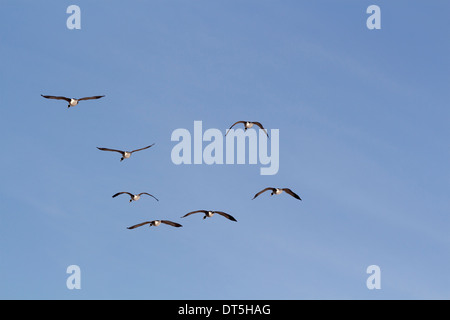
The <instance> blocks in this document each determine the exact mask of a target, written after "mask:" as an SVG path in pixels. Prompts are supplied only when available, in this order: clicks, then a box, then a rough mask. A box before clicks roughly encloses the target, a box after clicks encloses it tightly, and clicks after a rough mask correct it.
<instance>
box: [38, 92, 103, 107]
mask: <svg viewBox="0 0 450 320" xmlns="http://www.w3.org/2000/svg"><path fill="white" fill-rule="evenodd" d="M41 96H43V97H44V98H46V99H56V100H66V101H67V102H68V103H69V105H68V106H67V108H70V107H75V106H76V105H77V104H78V102H80V101H83V100H93V99H100V98H103V97H104V96H93V97H85V98H80V99H75V98H66V97H57V96H44V95H43V94H41Z"/></svg>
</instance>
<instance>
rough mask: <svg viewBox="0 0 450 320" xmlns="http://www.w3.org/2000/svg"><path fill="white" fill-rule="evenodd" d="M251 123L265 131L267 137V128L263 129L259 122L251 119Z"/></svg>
mask: <svg viewBox="0 0 450 320" xmlns="http://www.w3.org/2000/svg"><path fill="white" fill-rule="evenodd" d="M252 123H254V124H256V125H257V126H258V127H260V128H261V129H262V130H264V132H265V133H266V135H267V138H269V134H268V133H267V130H266V129H264V127H263V126H262V124H261V123H260V122H257V121H252Z"/></svg>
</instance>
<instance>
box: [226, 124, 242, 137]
mask: <svg viewBox="0 0 450 320" xmlns="http://www.w3.org/2000/svg"><path fill="white" fill-rule="evenodd" d="M238 123H243V124H245V121H237V122H235V123H233V125H232V126H231V127H230V128H229V129H228V131H227V133H226V134H225V136H226V135H227V134H228V132H230V129H231V128H233V127H234V126H235V125H237V124H238Z"/></svg>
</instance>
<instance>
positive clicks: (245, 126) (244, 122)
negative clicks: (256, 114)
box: [225, 121, 269, 138]
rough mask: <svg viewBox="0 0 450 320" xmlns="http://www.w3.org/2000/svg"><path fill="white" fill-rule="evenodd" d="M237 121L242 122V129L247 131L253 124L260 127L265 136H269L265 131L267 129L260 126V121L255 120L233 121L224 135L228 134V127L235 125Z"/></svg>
mask: <svg viewBox="0 0 450 320" xmlns="http://www.w3.org/2000/svg"><path fill="white" fill-rule="evenodd" d="M238 123H242V124H244V131H247V129H250V128H252V127H253V125H255V124H256V125H257V126H258V127H260V128H261V129H262V130H264V132H265V133H266V135H267V138H269V134H268V133H267V130H266V129H264V127H263V126H262V124H261V123H259V122H256V121H237V122H235V123H233V125H232V126H231V127H230V128H229V129H228V131H227V133H226V134H225V136H226V135H227V134H228V132H230V129H231V128H233V127H234V126H235V125H237V124H238Z"/></svg>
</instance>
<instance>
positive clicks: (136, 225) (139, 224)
mask: <svg viewBox="0 0 450 320" xmlns="http://www.w3.org/2000/svg"><path fill="white" fill-rule="evenodd" d="M150 223H152V221H145V222H142V223H138V224H135V225H134V226H131V227H127V229H135V228H139V227H142V226H143V225H146V224H150Z"/></svg>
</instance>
